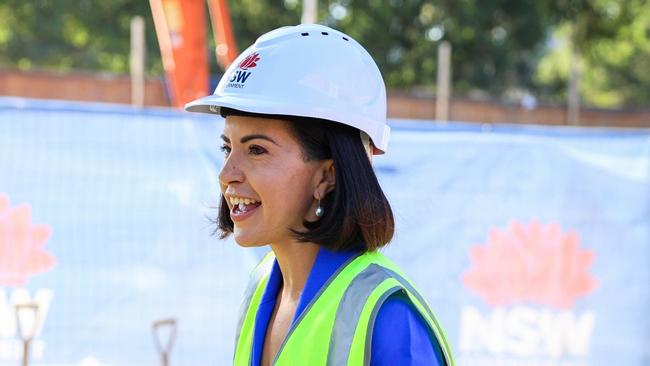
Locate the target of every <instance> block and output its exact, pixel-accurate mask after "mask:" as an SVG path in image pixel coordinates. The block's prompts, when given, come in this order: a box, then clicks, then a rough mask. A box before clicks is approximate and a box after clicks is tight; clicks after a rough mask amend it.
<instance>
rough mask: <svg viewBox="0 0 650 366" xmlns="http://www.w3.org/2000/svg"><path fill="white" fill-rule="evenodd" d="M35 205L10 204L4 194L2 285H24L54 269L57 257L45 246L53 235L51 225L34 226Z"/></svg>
mask: <svg viewBox="0 0 650 366" xmlns="http://www.w3.org/2000/svg"><path fill="white" fill-rule="evenodd" d="M31 220H32V215H31V207H30V206H29V205H20V206H16V207H14V208H11V207H9V197H8V196H7V195H6V194H3V193H0V286H3V285H4V286H24V285H25V284H26V283H27V278H28V277H30V276H33V275H35V274H37V273H41V272H46V271H48V270H50V269H52V268H53V267H54V265H55V263H56V259H55V258H54V256H52V255H51V254H50V253H48V252H46V251H45V249H44V248H43V247H44V246H45V243H46V242H47V240H48V239H49V238H50V234H51V230H50V227H49V226H48V225H33V224H32V222H31Z"/></svg>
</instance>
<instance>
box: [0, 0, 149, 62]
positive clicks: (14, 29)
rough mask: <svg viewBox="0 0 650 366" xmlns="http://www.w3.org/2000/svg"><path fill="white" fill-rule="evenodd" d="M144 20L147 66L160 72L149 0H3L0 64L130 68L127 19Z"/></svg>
mask: <svg viewBox="0 0 650 366" xmlns="http://www.w3.org/2000/svg"><path fill="white" fill-rule="evenodd" d="M135 15H141V16H142V17H144V19H145V22H146V29H147V34H146V40H147V53H148V56H149V57H148V65H147V66H148V70H149V72H150V73H151V74H160V72H161V70H162V65H161V63H160V52H159V50H158V44H157V40H156V35H155V31H154V28H153V20H152V19H151V11H150V10H149V3H148V1H133V0H111V1H91V0H76V1H70V0H56V1H55V0H33V1H22V0H3V1H2V2H0V67H18V68H20V69H23V70H26V69H31V68H40V69H53V70H63V71H65V70H71V69H82V70H100V71H110V72H118V73H126V72H128V70H129V47H130V46H129V24H130V21H131V18H132V17H133V16H135Z"/></svg>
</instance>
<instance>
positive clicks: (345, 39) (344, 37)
mask: <svg viewBox="0 0 650 366" xmlns="http://www.w3.org/2000/svg"><path fill="white" fill-rule="evenodd" d="M341 38H343V39H344V40H346V41H349V39H347V38H346V37H341Z"/></svg>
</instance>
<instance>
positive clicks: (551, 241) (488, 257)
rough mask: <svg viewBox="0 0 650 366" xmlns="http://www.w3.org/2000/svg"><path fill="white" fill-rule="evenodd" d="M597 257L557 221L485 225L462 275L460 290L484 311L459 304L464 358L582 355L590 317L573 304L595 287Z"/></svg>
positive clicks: (497, 361) (523, 360)
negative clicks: (484, 234) (481, 241)
mask: <svg viewBox="0 0 650 366" xmlns="http://www.w3.org/2000/svg"><path fill="white" fill-rule="evenodd" d="M595 257H596V254H595V253H594V252H593V251H591V250H587V249H581V248H580V237H579V235H578V234H577V233H575V232H563V231H562V229H561V227H560V226H559V225H558V224H553V223H552V224H548V225H543V224H541V223H540V222H539V221H537V220H533V221H532V222H531V223H530V224H528V225H525V224H521V223H519V222H517V221H513V222H511V223H510V224H509V225H508V227H507V228H506V229H496V228H493V229H491V230H490V231H489V233H488V235H487V240H486V242H485V243H484V244H480V245H475V246H472V247H471V248H470V252H469V258H470V262H471V267H470V268H469V270H468V271H467V272H466V273H465V274H464V275H463V276H462V282H463V284H464V285H465V287H466V288H467V289H468V290H469V291H470V292H472V293H474V294H476V295H478V296H479V297H480V298H481V299H482V300H483V301H484V302H485V303H486V304H487V305H489V308H488V309H490V310H487V311H486V309H485V307H482V306H472V305H467V306H463V307H462V309H461V325H460V326H461V329H460V341H459V346H460V347H459V350H460V351H461V352H460V353H461V354H460V356H461V357H460V358H461V360H462V363H464V364H479V363H480V362H479V361H481V360H484V361H485V360H489V362H487V363H485V362H484V363H482V364H483V365H504V364H507V362H506V361H508V360H509V361H512V360H513V357H515V358H516V359H515V361H516V362H515V363H516V364H517V365H524V366H525V365H537V364H539V363H538V362H540V361H541V360H545V359H548V358H549V357H550V358H553V359H556V360H559V359H565V360H569V359H570V360H572V362H573V361H580V360H584V359H585V358H586V357H587V356H588V355H589V347H590V344H591V335H592V333H593V330H594V327H595V322H596V314H595V312H594V311H592V310H590V309H586V310H582V311H580V312H578V311H577V310H575V309H574V306H575V304H576V301H577V300H579V299H580V298H583V297H585V296H587V295H588V294H590V293H592V292H593V291H594V290H595V289H596V287H597V282H596V279H595V278H594V277H593V276H592V275H591V274H590V273H589V270H590V267H591V265H592V264H593V262H594V259H595ZM569 364H572V363H567V365H569Z"/></svg>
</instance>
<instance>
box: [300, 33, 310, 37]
mask: <svg viewBox="0 0 650 366" xmlns="http://www.w3.org/2000/svg"><path fill="white" fill-rule="evenodd" d="M300 35H301V36H303V37H306V36H308V35H309V33H307V32H305V33H300Z"/></svg>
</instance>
